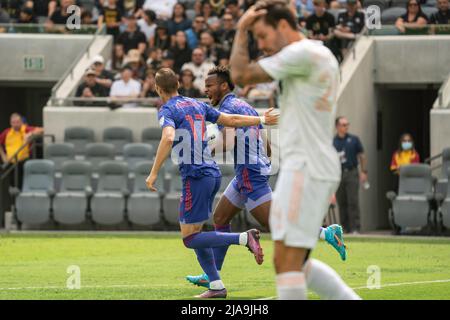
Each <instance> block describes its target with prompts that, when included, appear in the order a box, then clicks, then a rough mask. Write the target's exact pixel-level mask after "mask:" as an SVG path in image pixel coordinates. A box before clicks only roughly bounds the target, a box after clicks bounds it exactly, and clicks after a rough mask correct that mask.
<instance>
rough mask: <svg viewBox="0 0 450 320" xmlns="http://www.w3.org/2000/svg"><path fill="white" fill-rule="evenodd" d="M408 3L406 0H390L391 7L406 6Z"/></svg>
mask: <svg viewBox="0 0 450 320" xmlns="http://www.w3.org/2000/svg"><path fill="white" fill-rule="evenodd" d="M407 3H408V0H391V7H392V8H396V7H397V8H406V4H407Z"/></svg>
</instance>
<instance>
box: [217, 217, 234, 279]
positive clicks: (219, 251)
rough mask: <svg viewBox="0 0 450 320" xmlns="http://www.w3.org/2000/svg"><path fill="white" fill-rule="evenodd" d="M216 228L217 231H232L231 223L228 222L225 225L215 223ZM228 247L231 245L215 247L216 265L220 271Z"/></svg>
mask: <svg viewBox="0 0 450 320" xmlns="http://www.w3.org/2000/svg"><path fill="white" fill-rule="evenodd" d="M214 229H215V230H216V231H217V232H222V233H231V224H227V225H224V226H220V225H217V224H215V225H214ZM228 247H229V246H223V247H216V248H213V251H214V260H215V261H216V267H217V270H219V271H220V270H222V265H223V260H224V259H225V255H226V254H227V251H228Z"/></svg>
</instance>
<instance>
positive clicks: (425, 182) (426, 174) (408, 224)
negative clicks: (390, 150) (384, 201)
mask: <svg viewBox="0 0 450 320" xmlns="http://www.w3.org/2000/svg"><path fill="white" fill-rule="evenodd" d="M386 196H387V198H388V199H389V200H391V202H392V209H390V211H389V218H390V222H391V224H392V227H393V228H394V232H396V233H398V232H399V231H400V230H405V229H406V228H423V227H428V231H429V232H431V227H432V221H434V217H433V219H432V216H433V215H434V210H433V208H432V206H433V201H434V199H435V197H434V194H433V177H432V176H431V168H430V166H429V165H426V164H412V165H406V166H402V167H400V182H399V191H398V195H396V194H395V192H393V191H389V192H388V193H387V195H386ZM399 228H401V229H399Z"/></svg>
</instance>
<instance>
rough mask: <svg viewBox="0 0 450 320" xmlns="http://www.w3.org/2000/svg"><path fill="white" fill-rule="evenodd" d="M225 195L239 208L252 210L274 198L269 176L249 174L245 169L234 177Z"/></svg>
mask: <svg viewBox="0 0 450 320" xmlns="http://www.w3.org/2000/svg"><path fill="white" fill-rule="evenodd" d="M224 196H225V197H226V198H227V199H228V200H229V201H230V202H231V203H232V204H233V205H234V206H235V207H237V208H241V209H244V208H246V209H247V210H248V211H252V210H253V209H254V208H256V207H258V206H260V205H261V204H263V203H265V202H267V201H271V200H272V189H271V188H270V185H269V176H263V175H261V174H249V173H248V171H243V174H242V175H240V176H236V177H234V179H233V180H232V181H231V182H230V184H229V185H228V187H227V188H226V190H225V192H224Z"/></svg>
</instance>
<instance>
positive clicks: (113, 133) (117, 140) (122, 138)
mask: <svg viewBox="0 0 450 320" xmlns="http://www.w3.org/2000/svg"><path fill="white" fill-rule="evenodd" d="M103 142H105V143H110V144H112V145H114V153H115V155H122V154H123V147H124V146H125V145H126V144H127V143H131V142H133V132H132V131H131V130H130V129H128V128H124V127H111V128H106V129H105V130H104V131H103Z"/></svg>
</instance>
